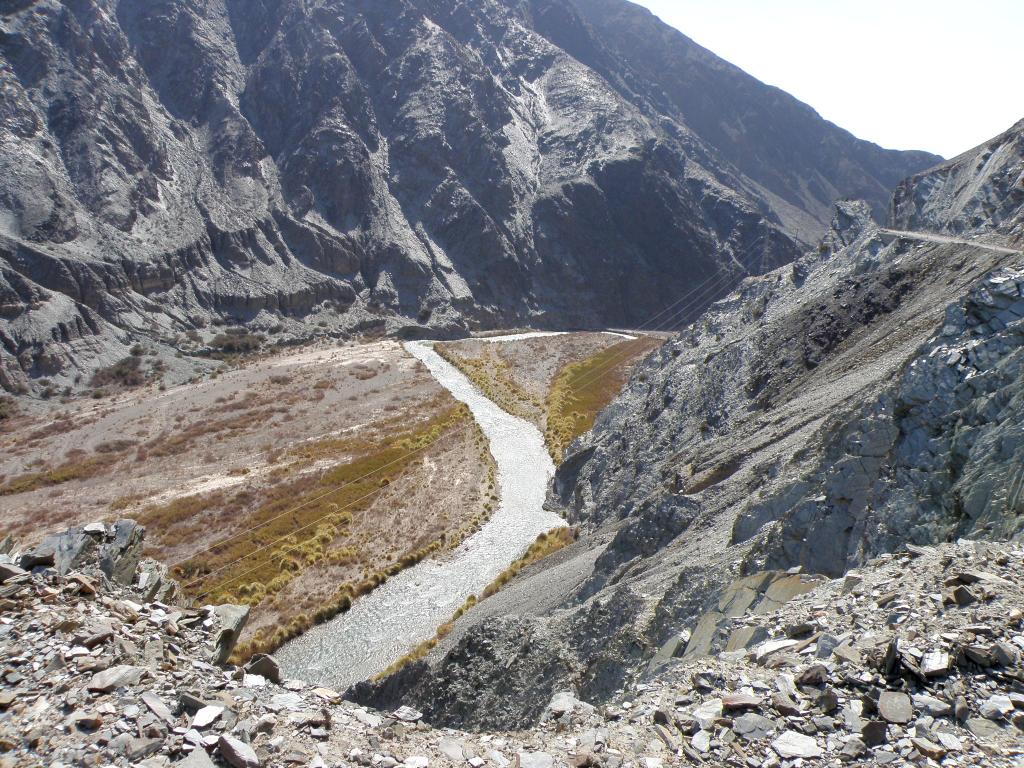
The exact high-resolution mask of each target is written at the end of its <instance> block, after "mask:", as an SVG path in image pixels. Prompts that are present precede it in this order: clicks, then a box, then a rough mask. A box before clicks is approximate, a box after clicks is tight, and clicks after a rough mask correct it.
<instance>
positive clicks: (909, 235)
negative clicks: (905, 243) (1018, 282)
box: [881, 229, 1021, 255]
mask: <svg viewBox="0 0 1024 768" xmlns="http://www.w3.org/2000/svg"><path fill="white" fill-rule="evenodd" d="M881 232H882V234H883V235H889V236H891V237H895V238H902V239H904V240H920V241H921V242H925V243H955V244H958V245H970V246H974V247H975V248H984V249H986V250H989V251H995V252H996V253H1005V254H1008V255H1013V254H1017V253H1021V249H1020V248H1010V247H1008V246H1005V245H998V244H996V243H989V242H986V241H984V240H971V239H968V238H962V237H952V236H950V235H939V234H935V233H934V232H912V231H908V230H902V229H882V230H881Z"/></svg>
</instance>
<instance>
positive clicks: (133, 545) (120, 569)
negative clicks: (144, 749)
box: [18, 520, 146, 586]
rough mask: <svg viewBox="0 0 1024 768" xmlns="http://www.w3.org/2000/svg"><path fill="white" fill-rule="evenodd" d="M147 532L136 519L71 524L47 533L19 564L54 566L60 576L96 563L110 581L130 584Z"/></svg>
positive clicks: (23, 565) (24, 565)
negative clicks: (54, 532)
mask: <svg viewBox="0 0 1024 768" xmlns="http://www.w3.org/2000/svg"><path fill="white" fill-rule="evenodd" d="M145 535H146V529H145V528H143V527H142V526H141V525H139V524H138V523H136V522H135V521H134V520H118V521H117V522H116V523H113V524H110V525H108V524H106V523H92V524H90V525H86V526H79V527H76V528H70V529H68V530H67V531H64V532H63V533H57V534H53V535H52V536H47V537H46V538H45V539H43V541H42V543H40V544H39V546H37V547H35V548H33V549H31V550H29V551H28V552H25V553H24V554H22V555H21V557H20V558H19V560H18V564H19V565H20V566H21V567H22V568H35V567H37V566H52V567H53V568H55V569H56V571H57V573H58V574H60V575H61V576H65V575H67V574H68V573H70V572H71V571H77V570H81V569H83V568H86V567H88V566H94V567H96V568H98V569H99V571H100V572H101V573H102V574H103V575H104V576H106V577H107V578H108V579H110V580H111V581H113V582H115V583H117V584H121V585H124V586H128V585H130V584H132V583H133V582H134V581H135V573H136V570H137V568H138V566H139V561H140V560H141V558H142V543H143V539H144V538H145Z"/></svg>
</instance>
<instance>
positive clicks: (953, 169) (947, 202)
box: [892, 120, 1024, 243]
mask: <svg viewBox="0 0 1024 768" xmlns="http://www.w3.org/2000/svg"><path fill="white" fill-rule="evenodd" d="M892 220H893V223H894V225H895V226H897V227H899V228H902V229H927V230H935V231H942V232H951V233H975V234H985V233H995V234H997V235H1002V236H1003V238H1004V239H1009V240H1011V241H1014V242H1018V243H1019V242H1020V240H1021V238H1022V237H1024V120H1022V121H1021V122H1019V123H1017V124H1016V125H1014V126H1013V127H1012V128H1010V130H1008V131H1006V133H1003V134H1000V135H999V136H997V137H996V138H994V139H992V140H991V141H988V142H986V143H984V144H982V145H981V146H980V147H977V148H976V149H973V150H971V151H969V152H965V153H964V154H962V155H960V156H959V157H956V158H954V159H952V160H950V161H949V162H947V163H943V164H942V165H940V166H939V167H937V168H934V169H932V170H931V171H929V172H927V173H923V174H916V175H914V176H911V177H910V178H908V179H906V180H905V181H903V182H902V183H901V184H900V185H899V187H898V188H897V189H896V194H895V196H894V197H893V201H892Z"/></svg>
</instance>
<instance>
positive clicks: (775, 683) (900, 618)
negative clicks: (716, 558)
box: [0, 523, 1024, 768]
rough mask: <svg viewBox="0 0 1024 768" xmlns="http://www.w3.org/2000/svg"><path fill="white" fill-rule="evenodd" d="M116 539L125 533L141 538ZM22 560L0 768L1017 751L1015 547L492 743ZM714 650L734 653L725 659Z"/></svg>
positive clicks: (962, 556) (387, 766) (857, 596)
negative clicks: (350, 696) (235, 657)
mask: <svg viewBox="0 0 1024 768" xmlns="http://www.w3.org/2000/svg"><path fill="white" fill-rule="evenodd" d="M129 529H131V527H130V526H128V525H127V523H125V524H124V525H122V530H129ZM101 530H102V532H101ZM131 530H134V532H135V533H136V534H137V535H138V536H139V538H140V540H141V534H142V531H141V529H137V530H135V529H131ZM82 533H83V532H82V531H72V532H69V534H67V535H68V536H71V537H74V536H79V535H81V534H82ZM85 535H93V536H97V537H100V536H102V537H106V536H107V535H111V536H112V535H113V530H112V529H110V528H104V529H95V530H94V531H93V532H90V533H85ZM58 539H61V540H63V539H62V537H58ZM8 549H9V548H8ZM43 549H44V548H43V547H41V548H39V549H37V550H35V551H33V552H32V553H26V555H33V556H36V557H38V555H39V554H40V552H41V550H43ZM92 551H93V552H100V551H102V547H95V548H93V550H92ZM26 555H22V556H20V557H18V556H12V555H11V554H6V555H0V655H2V659H3V662H2V669H0V676H2V678H3V691H2V693H0V750H2V753H0V766H3V768H14V767H15V766H35V765H48V766H108V765H117V766H141V767H142V768H162V767H164V766H170V765H181V766H184V767H185V768H207V767H209V766H216V765H220V766H232V767H233V768H257V767H259V766H292V765H294V766H311V767H320V768H327V767H330V768H333V767H334V766H373V767H377V768H399V767H400V766H401V767H402V768H427V767H428V766H446V765H452V766H464V765H468V766H471V768H484V766H497V768H511V767H512V766H518V768H555V766H563V767H564V766H571V767H572V768H585V767H587V766H595V767H596V766H600V767H602V768H662V767H663V766H670V765H691V764H692V765H731V766H748V767H749V768H796V767H797V766H813V765H840V764H845V763H857V762H863V763H868V764H876V765H877V764H889V765H938V764H941V765H944V766H966V765H985V766H1002V765H1006V766H1010V765H1019V764H1020V763H1019V761H1020V760H1021V759H1022V758H1024V671H1022V668H1021V658H1022V654H1024V624H1022V618H1024V613H1022V608H1024V569H1022V565H1024V549H1022V548H1021V547H1020V546H1019V545H1017V546H1014V545H1003V544H989V543H984V544H983V543H977V542H967V541H964V542H959V543H957V544H949V545H942V546H940V547H934V548H918V547H913V548H912V549H911V551H910V552H907V553H904V554H901V555H895V556H894V555H886V556H883V557H881V558H878V559H876V560H875V561H872V562H870V563H868V564H867V565H866V566H865V567H864V568H863V569H861V570H860V571H857V572H851V573H850V574H848V575H846V576H845V577H843V578H839V579H834V580H831V581H819V582H818V583H817V584H816V586H815V588H814V589H812V590H811V591H809V592H806V593H804V594H799V595H797V596H795V597H793V598H792V599H790V600H789V601H788V602H786V603H784V604H782V605H778V606H772V607H771V610H769V611H767V612H764V613H754V614H750V613H746V614H743V615H742V616H740V617H738V618H737V619H736V620H735V621H734V623H733V624H731V625H730V624H728V623H721V622H720V623H718V624H717V625H716V627H715V632H716V636H715V637H713V638H710V641H709V643H710V647H711V655H708V656H704V657H699V658H689V657H688V658H685V659H682V660H678V659H677V660H670V661H669V663H668V664H667V666H664V667H663V668H662V671H661V672H660V673H659V674H658V675H657V676H656V677H653V678H651V679H649V680H648V681H646V682H643V683H640V684H637V685H634V686H633V687H632V688H631V689H630V690H628V691H623V692H622V693H621V695H620V696H618V697H616V698H615V702H614V703H613V704H611V705H608V706H604V707H599V708H598V707H594V706H591V705H589V704H587V703H585V702H582V701H580V700H579V699H578V698H577V697H576V696H575V695H574V694H573V693H572V692H568V691H566V692H561V693H559V694H557V695H556V696H555V697H554V698H553V699H552V700H551V702H550V704H549V705H548V707H547V709H546V711H545V715H544V718H543V720H542V722H541V723H539V724H538V725H537V726H536V727H535V728H533V729H530V730H525V731H519V732H506V733H466V732H462V731H456V730H452V729H438V728H432V727H430V726H429V725H427V724H426V723H424V722H423V721H422V715H421V713H420V712H417V711H415V710H414V709H412V708H410V707H408V706H403V707H400V708H398V709H396V710H395V711H393V712H390V713H381V712H375V711H373V710H369V709H366V708H363V707H359V706H356V705H355V704H352V703H350V702H346V701H343V699H342V695H341V694H340V693H339V692H336V691H333V690H329V689H326V688H319V687H316V686H314V685H311V684H307V683H305V682H302V681H298V680H287V679H284V678H283V677H282V674H281V670H280V668H279V667H278V665H277V663H276V661H275V660H274V659H273V658H272V657H270V656H256V657H254V658H253V659H252V660H250V661H249V662H248V663H247V664H246V665H245V666H244V667H234V666H222V665H219V664H218V663H217V662H218V661H220V660H222V659H224V658H226V657H227V655H230V651H231V646H232V645H233V638H234V637H235V636H237V632H238V630H239V629H240V628H241V625H242V623H244V621H245V618H246V614H247V612H246V610H245V608H244V607H240V606H218V607H213V606H206V607H202V608H189V607H178V606H174V605H171V604H169V603H165V602H162V601H160V600H157V599H155V598H154V597H153V596H152V594H151V592H152V580H153V575H152V574H153V573H154V572H155V571H154V568H153V567H152V566H148V565H147V564H145V563H143V564H142V565H140V566H138V567H137V568H136V571H135V577H134V579H131V580H129V583H127V584H124V583H119V582H118V581H115V580H113V579H110V578H109V577H107V576H106V574H105V572H104V570H102V569H101V559H100V558H99V557H92V558H84V559H79V560H77V561H76V563H75V564H76V566H78V570H69V571H67V572H65V573H60V572H59V570H58V568H57V567H56V566H55V565H52V564H49V563H46V562H43V563H38V564H36V565H34V566H33V567H32V569H31V570H26V569H24V568H21V567H19V565H18V564H16V562H15V561H17V562H20V563H26V564H27V563H29V562H31V559H30V558H28V559H26ZM119 573H122V574H123V573H124V571H123V570H120V571H119ZM775 577H776V578H778V575H777V574H776V575H775ZM749 578H750V577H747V579H749ZM163 583H165V584H166V582H163ZM751 628H753V629H756V630H758V631H757V632H747V631H745V630H747V629H751ZM736 637H742V638H748V639H750V642H749V643H747V645H746V646H745V647H739V648H737V647H736V645H737V642H736V641H735V638H736ZM755 638H756V642H755ZM729 641H733V642H731V643H730V642H729ZM741 645H742V643H741ZM726 647H729V648H731V650H723V649H724V648H726Z"/></svg>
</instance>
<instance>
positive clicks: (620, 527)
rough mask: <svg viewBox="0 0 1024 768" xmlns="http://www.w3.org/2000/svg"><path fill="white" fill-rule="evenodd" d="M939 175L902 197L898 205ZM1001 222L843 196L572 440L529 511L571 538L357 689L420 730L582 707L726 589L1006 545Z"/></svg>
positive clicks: (681, 645)
mask: <svg viewBox="0 0 1024 768" xmlns="http://www.w3.org/2000/svg"><path fill="white" fill-rule="evenodd" d="M1014 141H1016V137H1012V136H1009V135H1008V136H1006V137H1003V138H1001V139H1000V140H999V142H998V145H999V146H1005V145H1009V146H1013V142H1014ZM965 157H966V156H965ZM963 162H964V161H963V160H960V161H959V163H958V162H955V163H954V164H953V166H954V169H955V168H956V167H959V164H962V163H963ZM1009 165H1010V164H1009V163H1007V167H1009ZM951 173H953V171H951V169H950V167H948V166H943V167H941V168H939V169H937V170H936V171H935V174H934V176H932V175H928V174H925V175H923V176H921V177H919V178H918V187H917V188H915V189H910V187H909V185H907V186H905V188H904V189H903V190H901V192H900V193H898V194H897V198H896V203H895V206H896V208H897V210H899V209H900V205H901V203H900V201H901V199H910V198H915V199H921V200H927V199H928V195H929V194H934V190H936V189H938V188H939V187H941V185H942V184H943V183H947V180H948V179H949V177H950V175H951ZM1005 177H1006V176H1005V173H1003V172H998V173H994V174H987V173H979V174H976V175H975V176H974V177H972V178H971V179H968V178H967V174H966V173H965V174H964V175H963V176H962V177H961V182H960V183H966V184H968V185H969V186H968V187H965V189H970V190H971V191H970V193H969V194H968V193H967V192H963V193H962V194H961V196H960V198H959V199H958V204H957V205H956V206H949V207H947V208H946V209H945V211H942V210H940V209H939V207H938V205H937V204H933V205H932V208H931V210H932V211H933V213H932V215H934V216H936V217H937V218H936V222H937V226H936V227H935V228H936V229H940V230H943V231H945V232H947V233H948V232H954V231H956V230H955V226H956V224H955V221H956V220H958V219H959V217H960V216H961V215H962V211H965V210H975V209H978V208H981V207H984V206H985V205H988V204H989V202H990V201H993V200H1004V201H1006V200H1009V199H1011V198H1012V196H1013V192H1012V190H1005V191H1004V189H1003V184H1004V179H1005ZM901 195H902V196H903V197H902V198H901ZM1001 210H1002V213H1000V214H999V217H998V220H997V219H996V217H995V216H993V221H994V222H996V223H995V224H993V225H989V226H985V225H983V224H982V225H979V226H978V227H977V229H976V231H974V232H972V233H971V236H970V237H958V236H955V235H950V234H946V235H942V234H938V235H937V234H935V233H934V232H927V231H926V232H921V233H917V234H914V233H905V234H902V235H895V234H894V233H893V232H892V230H890V229H882V228H880V227H879V226H878V225H877V224H875V223H874V222H873V221H872V220H871V216H870V207H869V206H868V205H867V204H865V203H853V202H846V203H841V204H839V205H838V206H837V210H836V214H835V217H834V220H833V223H832V226H831V228H830V231H829V233H828V234H827V235H826V236H825V238H824V239H823V240H822V242H821V244H820V245H819V247H818V248H817V249H815V250H814V251H812V252H810V253H808V254H807V255H805V256H804V257H802V258H801V259H799V260H797V261H796V262H795V263H794V264H792V265H789V266H786V267H782V268H779V269H777V270H774V271H772V272H769V273H767V274H765V275H763V276H759V277H752V278H748V279H747V280H745V281H743V283H742V284H741V285H740V287H739V288H738V290H737V291H735V292H734V293H732V294H731V295H730V296H728V297H727V298H725V299H724V300H722V301H719V302H717V303H715V304H714V305H713V306H711V307H710V308H709V309H708V310H707V311H706V312H705V313H704V314H703V315H702V316H701V317H700V318H699V319H698V320H697V321H696V322H694V323H693V324H691V325H690V326H689V327H687V328H686V329H684V330H683V332H682V333H681V334H680V335H679V336H678V338H676V339H675V340H673V341H671V342H669V343H668V344H666V345H665V346H664V347H663V348H662V349H661V350H659V351H658V352H656V353H654V354H653V355H652V356H651V357H650V358H648V360H647V361H646V362H645V363H644V364H642V365H641V366H639V367H638V368H637V369H636V371H635V372H634V375H633V378H632V380H631V382H630V384H629V385H628V386H627V388H626V390H625V391H624V392H623V393H622V394H621V395H620V397H619V398H618V399H617V400H616V401H614V402H613V403H612V405H611V406H610V407H609V408H608V409H606V410H605V411H604V412H603V414H602V415H601V416H600V417H599V419H598V422H597V423H596V425H595V427H594V429H593V431H592V432H591V433H589V434H587V435H585V436H583V437H582V438H581V439H580V440H578V441H577V442H576V443H574V444H573V445H572V446H571V447H570V449H569V452H568V454H567V457H566V460H565V461H564V462H563V464H562V465H561V466H560V467H559V469H558V472H557V474H556V477H555V480H554V483H553V487H552V491H551V493H550V495H549V503H550V505H551V506H552V507H553V508H555V509H558V510H559V511H560V512H562V513H563V514H564V515H565V516H566V517H567V518H568V519H569V520H570V522H572V523H574V524H576V525H578V526H580V528H581V532H582V533H581V536H580V539H579V540H578V541H577V543H576V544H575V545H574V546H573V547H572V548H570V550H568V551H567V552H566V553H565V554H564V555H562V556H561V557H559V558H558V559H557V562H552V563H548V564H547V565H546V566H545V567H544V568H542V569H540V570H539V571H538V572H535V573H533V574H531V575H530V576H529V577H527V578H525V579H523V580H522V581H520V582H519V583H518V584H516V585H515V586H514V587H513V588H512V589H511V590H510V591H509V592H508V593H507V594H504V595H503V596H500V599H499V600H498V601H497V602H495V603H492V604H491V605H488V603H490V601H485V602H484V603H483V604H482V605H481V606H479V607H477V608H476V609H474V610H473V611H471V612H469V614H467V615H466V616H465V617H463V618H462V619H461V620H460V622H459V623H457V624H456V626H455V630H454V631H453V633H452V634H451V635H449V638H448V640H447V641H446V644H445V645H443V646H442V649H441V651H440V652H438V653H436V654H435V655H434V656H433V657H432V658H431V659H429V661H428V662H427V663H425V664H421V665H419V666H417V667H413V668H409V669H407V670H405V671H404V672H403V673H400V674H399V675H398V676H396V677H395V678H394V679H392V680H390V681H386V682H385V683H384V684H383V685H381V686H379V687H378V688H376V689H361V690H360V691H359V695H361V696H364V697H366V699H367V700H368V701H387V700H388V699H389V697H393V696H406V697H410V698H412V699H414V700H416V701H418V702H420V703H422V704H423V706H424V707H425V708H426V709H427V711H428V712H429V713H430V715H431V717H433V718H434V719H436V720H438V721H439V722H455V721H456V720H458V719H460V718H467V717H468V718H470V719H473V718H476V719H477V720H478V721H479V722H481V723H484V724H486V723H488V722H491V719H492V718H495V717H499V718H501V719H500V720H499V721H498V722H501V723H503V724H513V723H523V722H529V720H530V719H531V718H532V717H533V716H534V715H535V711H534V710H532V709H531V706H534V705H536V702H537V701H538V700H542V699H543V698H544V695H545V694H546V693H548V692H549V688H550V689H551V690H554V689H557V688H559V687H571V688H573V689H574V690H576V691H577V692H578V693H579V694H580V695H582V696H583V697H584V698H587V699H588V700H592V701H594V700H602V699H605V698H607V697H610V696H613V695H615V691H617V690H620V689H621V688H623V687H624V686H626V685H628V684H629V683H631V682H635V681H637V680H638V679H640V678H642V676H643V675H644V674H645V673H646V671H647V670H648V669H653V668H654V666H657V665H659V664H665V663H669V662H671V659H672V658H673V657H674V656H676V655H683V654H686V655H687V656H691V657H692V656H693V655H694V654H696V655H699V654H700V653H706V652H707V650H708V648H710V647H712V646H714V645H715V643H717V642H718V641H719V640H720V639H721V638H720V634H721V632H723V631H725V630H726V629H727V625H728V622H729V621H731V620H732V619H735V618H736V616H731V618H730V615H729V614H728V610H727V609H726V608H723V607H722V606H726V605H728V604H729V602H730V600H731V599H732V598H731V597H730V595H733V592H730V591H729V590H730V584H733V583H734V582H735V580H736V579H737V578H742V577H747V576H751V575H752V574H757V573H761V572H765V571H772V570H775V571H780V570H781V571H785V570H786V569H790V568H794V567H798V568H799V569H802V571H803V572H805V573H817V574H823V575H826V576H830V577H835V576H838V575H842V574H843V573H845V572H846V571H847V570H848V569H851V568H856V567H858V566H861V565H863V564H864V563H866V562H868V561H869V560H871V559H872V558H874V557H877V556H879V555H882V554H883V553H887V552H893V551H898V550H899V549H900V548H902V547H905V546H906V545H908V544H912V545H913V544H916V545H927V544H933V543H936V542H943V541H951V540H955V539H957V538H958V537H971V538H1013V537H1019V536H1020V535H1021V533H1022V531H1024V515H1022V514H1021V509H1022V507H1021V504H1022V502H1021V477H1020V473H1019V471H1018V467H1019V462H1020V459H1021V454H1020V451H1021V450H1024V449H1022V448H1021V441H1020V440H1019V439H1018V438H1017V432H1018V431H1019V430H1018V429H1017V425H1019V423H1020V419H1021V418H1024V414H1022V413H1021V403H1022V402H1024V387H1022V386H1021V380H1022V379H1021V376H1020V366H1021V364H1022V361H1024V255H1022V253H1021V252H1020V250H1018V249H1017V248H1019V246H1017V247H1016V248H1015V247H1008V246H1007V245H1006V243H1005V240H1006V239H1007V238H1006V236H1005V235H1004V234H1003V233H1002V230H1003V229H1004V228H1005V226H1006V222H1013V221H1016V220H1017V218H1018V217H1019V213H1020V210H1019V206H1018V208H1017V209H1013V206H1012V204H1009V203H1005V204H1004V207H1003V208H1002V209H1001ZM910 223H913V222H910ZM892 224H893V226H895V227H906V226H908V221H907V220H900V219H897V220H896V221H894V222H892ZM736 583H739V582H736ZM740 591H743V590H742V589H741V590H740ZM746 591H747V592H749V591H750V590H749V589H748V590H746ZM769 591H771V590H769ZM779 591H780V592H782V593H785V589H783V588H780V589H779ZM536 594H543V595H544V605H543V606H542V605H540V603H539V601H538V599H537V598H536V597H533V595H536ZM555 595H557V597H556V596H555ZM553 604H554V605H557V608H556V609H555V610H551V609H550V606H551V605H553ZM725 636H726V637H728V632H726V635H725ZM686 638H690V639H689V641H687V640H686ZM659 649H660V652H659ZM656 652H657V656H656ZM652 665H653V666H652ZM552 686H553V688H552ZM510 689H511V690H512V692H513V694H514V695H510ZM470 691H473V692H474V693H472V694H470V693H469V692H470ZM534 691H540V693H539V694H536V695H535V694H534V693H533V692H534ZM509 699H511V700H516V701H518V700H520V699H521V700H522V701H523V702H524V704H523V705H522V707H521V708H519V709H517V710H510V708H509V706H508V704H507V702H508V700H509ZM470 701H472V702H473V704H472V705H470ZM499 701H504V702H505V703H504V704H503V705H502V706H499V703H498V702H499ZM494 712H497V713H499V714H498V715H497V716H496V715H494V714H493V713H494Z"/></svg>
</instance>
